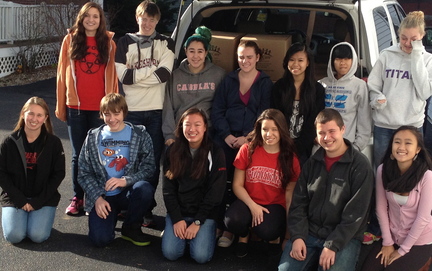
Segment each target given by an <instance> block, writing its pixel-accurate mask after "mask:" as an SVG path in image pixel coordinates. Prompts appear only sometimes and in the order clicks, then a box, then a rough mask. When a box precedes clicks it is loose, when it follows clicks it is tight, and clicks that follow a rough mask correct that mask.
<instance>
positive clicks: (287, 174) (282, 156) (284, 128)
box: [248, 108, 295, 188]
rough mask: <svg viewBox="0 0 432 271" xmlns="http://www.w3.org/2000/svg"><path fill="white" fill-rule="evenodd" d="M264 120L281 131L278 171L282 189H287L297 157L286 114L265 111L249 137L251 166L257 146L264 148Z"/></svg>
mask: <svg viewBox="0 0 432 271" xmlns="http://www.w3.org/2000/svg"><path fill="white" fill-rule="evenodd" d="M263 120H273V121H274V123H275V124H276V127H277V128H278V130H279V136H280V140H279V156H278V170H279V172H281V176H280V177H281V182H282V187H283V188H286V186H287V185H288V183H289V182H290V180H291V178H292V177H293V176H294V168H293V158H294V155H295V145H294V141H293V140H292V138H291V137H290V136H289V134H290V133H289V129H288V125H287V121H286V119H285V116H284V114H283V113H282V112H281V111H279V110H277V109H272V108H270V109H267V110H264V111H263V112H262V113H261V115H260V116H259V117H258V119H257V121H256V122H255V126H254V129H253V130H252V132H250V133H249V135H248V140H249V141H250V144H249V147H248V148H249V157H248V159H249V164H250V163H251V162H252V154H253V153H254V152H255V149H256V147H257V146H263V145H264V140H263V138H262V135H261V128H262V122H263Z"/></svg>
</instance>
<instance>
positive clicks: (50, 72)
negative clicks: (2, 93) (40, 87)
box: [0, 65, 57, 87]
mask: <svg viewBox="0 0 432 271" xmlns="http://www.w3.org/2000/svg"><path fill="white" fill-rule="evenodd" d="M56 72H57V67H56V66H55V65H52V66H45V67H41V68H38V69H36V70H35V71H33V72H31V73H18V72H14V73H12V74H10V75H8V76H5V77H1V78H0V87H11V86H22V85H27V84H31V83H35V82H38V81H42V80H46V79H50V78H53V77H55V76H56Z"/></svg>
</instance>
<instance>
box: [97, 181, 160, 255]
mask: <svg viewBox="0 0 432 271" xmlns="http://www.w3.org/2000/svg"><path fill="white" fill-rule="evenodd" d="M154 191H155V190H154V188H153V186H152V185H151V184H150V183H149V182H146V181H139V182H136V183H135V184H134V185H132V186H130V187H127V188H125V189H124V190H123V191H122V192H121V193H120V194H117V195H115V196H110V197H106V198H105V200H106V201H108V203H109V204H110V207H111V212H109V214H108V216H107V218H106V219H103V218H100V217H99V216H98V215H97V213H96V210H95V207H93V208H92V210H91V212H90V214H89V220H88V223H89V238H90V240H91V241H92V243H93V244H94V245H95V246H97V247H104V246H106V245H108V244H109V243H111V242H112V241H113V240H114V237H115V233H114V230H115V226H116V224H117V215H118V213H119V212H120V211H121V210H127V216H126V219H125V221H124V222H123V224H125V225H132V224H136V223H139V224H141V222H142V218H143V216H144V213H145V211H146V210H147V209H148V208H149V206H150V204H151V203H152V200H153V196H154Z"/></svg>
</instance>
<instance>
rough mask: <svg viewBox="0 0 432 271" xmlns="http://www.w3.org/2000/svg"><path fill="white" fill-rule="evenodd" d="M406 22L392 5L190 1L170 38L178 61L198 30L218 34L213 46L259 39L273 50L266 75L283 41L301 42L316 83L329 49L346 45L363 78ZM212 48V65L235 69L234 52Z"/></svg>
mask: <svg viewBox="0 0 432 271" xmlns="http://www.w3.org/2000/svg"><path fill="white" fill-rule="evenodd" d="M359 14H361V16H360V17H359ZM404 17H405V12H404V10H403V8H402V7H401V6H400V5H399V3H398V2H397V1H396V0H362V1H361V2H359V1H356V0H329V1H326V0H315V1H312V0H266V1H258V0H252V1H247V0H245V1H242V0H232V1H224V0H220V1H218V0H216V1H215V0H194V1H192V3H191V4H190V5H189V6H188V8H187V9H186V11H185V12H184V13H183V15H182V17H181V20H179V22H178V23H177V27H176V29H175V31H174V32H173V35H172V37H173V39H174V40H175V41H176V56H177V58H178V60H179V62H180V61H181V60H182V59H183V58H185V55H184V50H182V46H183V43H184V41H185V39H186V38H187V37H189V36H190V35H191V34H193V32H194V30H195V28H196V27H197V26H200V25H205V26H207V27H208V28H210V29H211V30H212V31H213V32H216V35H214V36H216V40H215V39H214V40H212V43H214V42H220V40H218V38H220V37H222V38H224V37H231V39H229V40H230V41H231V42H234V43H235V42H238V38H242V37H244V36H249V37H250V36H257V37H258V38H260V39H259V40H258V43H259V44H260V43H261V41H264V42H265V41H271V42H270V43H271V45H272V48H270V49H269V48H265V49H266V50H265V51H266V52H268V53H269V57H268V58H267V60H268V61H267V62H269V63H270V64H268V65H273V67H268V66H266V65H264V68H263V67H259V68H261V69H263V70H264V71H266V68H269V69H274V68H275V67H276V65H277V67H278V69H280V70H282V66H281V65H282V58H283V56H282V58H278V56H279V55H280V54H276V53H279V52H278V51H283V55H284V54H285V52H286V50H285V51H284V49H285V47H286V45H287V44H286V42H287V41H286V40H283V39H282V38H281V37H290V40H289V41H288V43H293V42H296V41H305V42H307V43H309V45H310V47H311V49H312V50H313V52H314V54H315V62H316V64H317V65H316V67H317V68H316V74H317V79H319V78H321V77H323V76H325V75H326V68H327V61H328V57H329V53H330V49H331V47H332V46H333V45H334V44H336V43H337V42H340V41H348V42H350V43H351V44H352V45H353V46H354V48H356V50H357V54H358V55H359V60H360V61H359V63H360V65H361V67H362V68H361V69H359V73H358V76H361V77H366V76H367V75H368V72H370V70H371V69H372V67H373V64H374V63H375V61H376V60H377V59H378V55H379V52H380V51H382V50H383V49H384V48H387V47H389V46H390V45H392V44H393V43H396V42H397V29H398V27H399V24H400V22H401V20H402V19H403V18H404ZM278 36H279V38H277V37H278ZM236 37H237V39H236ZM273 41H274V42H273ZM225 42H227V41H225ZM213 49H215V51H214V52H212V53H214V54H216V55H217V57H216V61H215V63H216V64H219V63H218V62H224V61H225V62H226V61H227V60H229V61H230V62H231V59H234V65H235V58H236V56H235V50H234V51H233V50H232V48H221V47H220V46H215V47H214V48H213ZM223 49H226V50H225V51H224V52H221V51H220V50H223ZM228 49H229V50H228ZM272 54H273V55H275V57H274V58H271V56H272ZM179 62H178V63H179ZM262 65H263V64H262ZM222 66H223V65H222ZM226 67H231V66H226ZM229 71H230V70H228V72H229ZM270 73H271V72H270ZM270 75H271V74H270ZM272 79H273V80H277V79H279V78H274V77H272Z"/></svg>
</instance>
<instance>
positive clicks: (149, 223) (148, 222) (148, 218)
mask: <svg viewBox="0 0 432 271" xmlns="http://www.w3.org/2000/svg"><path fill="white" fill-rule="evenodd" d="M142 226H143V227H147V228H154V227H156V223H155V222H154V220H153V214H152V212H148V213H146V214H145V215H144V217H143V223H142Z"/></svg>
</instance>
